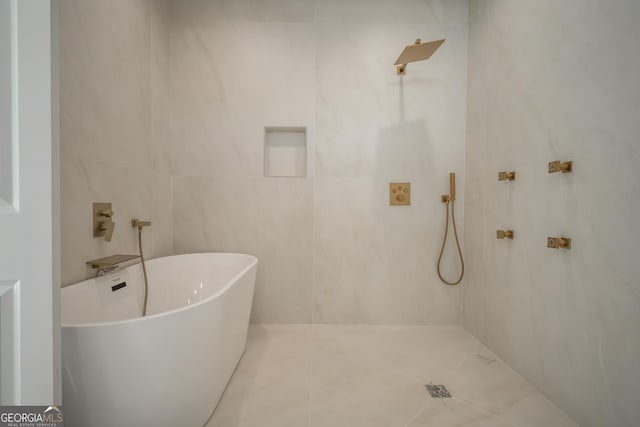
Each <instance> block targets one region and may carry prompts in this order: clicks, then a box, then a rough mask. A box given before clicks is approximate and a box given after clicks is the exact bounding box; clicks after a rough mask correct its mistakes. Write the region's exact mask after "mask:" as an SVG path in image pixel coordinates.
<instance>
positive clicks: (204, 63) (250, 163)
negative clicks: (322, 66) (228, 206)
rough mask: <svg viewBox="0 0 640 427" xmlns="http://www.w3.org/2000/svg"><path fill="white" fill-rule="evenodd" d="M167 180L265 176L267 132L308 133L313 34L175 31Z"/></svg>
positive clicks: (224, 27) (210, 28)
mask: <svg viewBox="0 0 640 427" xmlns="http://www.w3.org/2000/svg"><path fill="white" fill-rule="evenodd" d="M171 34H172V37H171V79H172V88H171V90H172V98H171V99H172V105H173V110H172V111H173V131H174V134H173V151H172V159H173V173H174V174H176V175H178V176H215V177H232V176H242V177H249V176H251V177H260V176H264V160H263V153H264V147H263V144H264V132H265V126H297V127H310V128H313V123H314V109H313V108H314V99H315V98H314V96H315V91H314V87H315V85H314V75H315V72H314V49H313V26H312V25H311V24H289V23H239V22H233V23H227V22H220V23H215V24H208V25H206V24H200V25H195V24H185V23H182V22H178V23H175V24H174V25H173V31H172V33H171Z"/></svg>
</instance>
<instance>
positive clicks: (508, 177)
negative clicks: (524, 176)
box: [498, 171, 516, 181]
mask: <svg viewBox="0 0 640 427" xmlns="http://www.w3.org/2000/svg"><path fill="white" fill-rule="evenodd" d="M515 179H516V172H515V171H513V172H506V171H505V172H498V181H514V180H515Z"/></svg>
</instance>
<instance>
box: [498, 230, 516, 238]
mask: <svg viewBox="0 0 640 427" xmlns="http://www.w3.org/2000/svg"><path fill="white" fill-rule="evenodd" d="M496 238H497V239H511V240H513V230H496Z"/></svg>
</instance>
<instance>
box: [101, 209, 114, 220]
mask: <svg viewBox="0 0 640 427" xmlns="http://www.w3.org/2000/svg"><path fill="white" fill-rule="evenodd" d="M100 216H104V217H106V218H111V217H112V216H113V211H112V210H111V209H105V210H103V211H100Z"/></svg>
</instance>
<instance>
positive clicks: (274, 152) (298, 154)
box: [264, 127, 307, 177]
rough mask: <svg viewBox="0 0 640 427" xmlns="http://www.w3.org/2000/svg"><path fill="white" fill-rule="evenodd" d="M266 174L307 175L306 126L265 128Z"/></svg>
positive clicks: (274, 175)
mask: <svg viewBox="0 0 640 427" xmlns="http://www.w3.org/2000/svg"><path fill="white" fill-rule="evenodd" d="M264 176H273V177H277V176H298V177H305V176H307V130H306V128H302V127H266V128H265V132H264Z"/></svg>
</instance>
